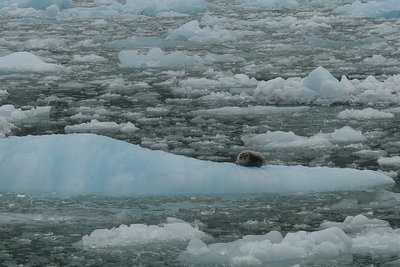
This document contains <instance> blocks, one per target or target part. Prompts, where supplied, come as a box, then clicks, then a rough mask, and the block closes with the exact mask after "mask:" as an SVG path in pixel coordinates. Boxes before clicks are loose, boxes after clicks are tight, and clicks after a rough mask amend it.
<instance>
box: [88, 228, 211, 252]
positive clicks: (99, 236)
mask: <svg viewBox="0 0 400 267" xmlns="http://www.w3.org/2000/svg"><path fill="white" fill-rule="evenodd" d="M205 237H207V235H206V234H205V233H204V232H202V231H200V230H199V229H197V228H195V227H192V226H191V225H190V224H189V223H186V222H173V223H164V224H163V225H161V226H157V225H145V224H131V225H129V226H127V225H124V224H122V225H121V226H119V227H117V228H112V229H96V230H94V231H93V232H92V233H91V234H90V235H85V236H84V237H82V245H83V247H85V248H102V247H110V246H128V245H143V244H147V243H154V242H157V243H158V242H167V241H169V242H171V241H189V240H190V239H191V238H200V239H201V238H205Z"/></svg>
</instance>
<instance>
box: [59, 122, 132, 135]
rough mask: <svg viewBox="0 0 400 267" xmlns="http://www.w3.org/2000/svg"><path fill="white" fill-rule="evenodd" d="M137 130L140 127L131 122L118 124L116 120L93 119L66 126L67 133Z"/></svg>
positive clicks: (126, 131)
mask: <svg viewBox="0 0 400 267" xmlns="http://www.w3.org/2000/svg"><path fill="white" fill-rule="evenodd" d="M137 130H138V128H137V127H136V126H135V125H134V124H133V123H131V122H127V123H120V124H118V123H116V122H114V121H112V122H107V121H104V122H100V121H98V120H96V119H93V120H91V121H90V122H87V123H81V124H75V125H67V126H65V132H66V133H103V134H105V133H110V132H123V133H132V132H135V131H137Z"/></svg>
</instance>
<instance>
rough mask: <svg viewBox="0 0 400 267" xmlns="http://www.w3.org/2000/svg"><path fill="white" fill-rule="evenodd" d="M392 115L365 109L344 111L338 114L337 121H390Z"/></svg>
mask: <svg viewBox="0 0 400 267" xmlns="http://www.w3.org/2000/svg"><path fill="white" fill-rule="evenodd" d="M393 117H394V115H393V114H392V113H389V112H385V111H380V110H377V109H373V108H366V109H362V110H356V109H346V110H343V111H341V112H340V113H339V114H338V118H339V119H343V120H346V119H356V120H369V119H391V118H393Z"/></svg>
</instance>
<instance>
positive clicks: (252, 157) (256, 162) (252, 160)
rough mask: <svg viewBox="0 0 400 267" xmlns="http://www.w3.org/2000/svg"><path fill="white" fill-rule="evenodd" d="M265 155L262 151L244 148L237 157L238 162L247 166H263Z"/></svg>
mask: <svg viewBox="0 0 400 267" xmlns="http://www.w3.org/2000/svg"><path fill="white" fill-rule="evenodd" d="M263 163H264V157H263V155H261V153H259V152H256V151H251V150H243V151H242V152H240V153H239V155H238V156H237V158H236V164H238V165H241V166H245V167H261V166H262V165H263Z"/></svg>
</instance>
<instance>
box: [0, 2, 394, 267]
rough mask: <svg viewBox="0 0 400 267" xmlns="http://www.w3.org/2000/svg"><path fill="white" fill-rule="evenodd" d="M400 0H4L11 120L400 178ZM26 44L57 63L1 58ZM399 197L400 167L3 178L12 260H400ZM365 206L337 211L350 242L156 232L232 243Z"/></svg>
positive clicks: (0, 250)
mask: <svg viewBox="0 0 400 267" xmlns="http://www.w3.org/2000/svg"><path fill="white" fill-rule="evenodd" d="M395 2H396V1H390V0H386V1H383V0H382V1H377V2H375V1H363V3H361V2H354V3H353V1H352V0H332V1H330V0H297V1H295V0H292V1H291V0H285V1H268V0H232V1H228V0H213V1H211V0H210V1H202V0H191V1H179V0H174V1H172V0H165V1H162V0H158V1H156V0H155V1H149V2H145V1H143V2H140V1H130V0H127V1H113V0H95V1H91V0H74V1H69V0H65V1H34V0H32V1H24V0H18V1H4V0H3V1H2V0H0V119H1V120H0V126H2V127H3V128H1V127H0V130H2V131H3V132H2V133H4V136H5V135H7V136H8V135H14V136H26V135H48V134H64V133H82V132H85V133H86V132H90V133H96V134H101V135H106V136H109V137H112V138H116V139H119V140H124V141H126V142H130V143H133V144H139V145H141V146H143V147H146V148H150V149H157V150H164V151H167V152H170V153H173V154H179V155H184V156H188V157H193V158H197V159H201V160H209V161H217V162H233V161H234V160H235V157H236V155H237V153H238V152H239V151H241V150H243V149H245V148H251V149H256V150H258V151H260V152H262V153H263V154H264V155H265V158H266V161H267V162H268V164H279V165H298V164H301V165H306V166H329V167H340V168H342V167H349V168H356V169H369V170H377V171H382V172H385V173H386V174H387V175H389V176H390V177H392V178H393V179H394V180H395V181H396V182H397V181H398V175H397V174H398V171H399V170H400V159H399V157H398V156H399V154H400V133H399V128H400V126H399V125H400V123H399V122H400V114H399V113H400V109H398V108H397V107H400V85H399V84H400V76H397V75H398V74H400V68H399V66H400V20H399V17H400V16H399V14H400V9H399V7H398V5H396V3H395ZM16 52H29V53H31V54H33V55H35V56H37V57H39V58H40V59H41V60H42V61H43V62H42V63H41V64H42V65H43V64H44V65H46V64H56V65H51V66H57V67H56V68H53V69H52V68H50V69H46V68H44V69H40V68H41V66H42V65H40V64H39V65H40V66H39V65H38V66H34V67H29V66H28V67H26V66H24V64H21V62H19V63H18V60H19V61H21V60H22V61H24V60H26V59H20V58H19V59H16V61H17V63H16V64H15V65H12V66H11V67H10V66H7V64H5V63H4V62H3V61H1V59H2V58H3V57H6V56H8V55H11V54H12V53H16ZM14 55H18V54H14ZM23 63H26V62H23ZM28 63H29V62H28ZM28 63H27V64H28ZM319 66H321V67H322V68H318V67H319ZM317 68H318V69H317ZM329 73H330V74H329ZM343 76H345V77H343ZM279 77H280V78H279ZM306 77H309V79H308V80H309V83H307V82H306V81H305V78H306ZM310 80H311V81H310ZM321 81H322V82H321ZM306 85H308V86H306ZM310 87H312V88H310ZM10 105H12V106H10ZM267 106H274V107H279V109H277V110H274V109H268V108H265V107H267ZM38 107H50V108H48V109H45V111H44V112H40V111H39V109H38ZM13 112H14V113H13ZM4 138H8V137H4ZM0 172H1V170H0ZM28 175H29V174H28ZM0 186H1V185H0ZM399 204H400V188H399V186H398V183H396V184H395V185H394V186H393V187H389V188H371V189H368V190H365V189H363V190H361V191H360V190H349V191H343V192H325V193H318V192H315V193H311V194H303V193H298V194H290V195H282V194H257V195H240V194H239V195H190V196H157V197H156V196H148V197H131V196H127V197H112V196H100V195H96V194H92V193H90V192H88V194H86V195H76V196H75V195H74V196H59V195H31V194H27V193H26V192H15V193H10V192H2V190H1V187H0V265H2V266H254V265H263V266H382V265H385V266H398V265H400V256H399V255H400V232H399V230H397V229H398V228H400V210H399ZM360 214H362V215H364V216H366V218H368V219H366V218H365V220H363V221H361V222H359V223H357V222H354V223H353V224H351V223H349V224H346V221H345V223H343V225H344V226H343V225H342V229H343V230H344V232H345V233H346V236H347V237H346V238H348V239H349V240H351V242H352V247H351V246H350V247H349V246H346V245H343V244H341V243H340V242H339V243H335V242H336V241H335V242H334V241H332V242H331V243H329V242H326V243H324V244H325V245H326V246H323V245H321V244H320V243H318V241H315V242H317V245H315V242H314V241H313V240H311V241H310V240H309V239H306V241H304V242H303V243H301V242H300V241H298V240H297V241H296V240H294V241H293V240H292V241H290V240H287V242H286V243H284V242H283V241H282V244H275V246H273V245H271V243H270V244H269V245H268V246H269V247H268V246H266V247H267V248H271V247H272V249H270V250H268V249H264V245H265V244H264V243H262V241H257V240H258V239H257V240H255V239H254V240H255V241H254V240H253V241H254V242H252V243H251V242H250V243H248V244H247V245H244V246H243V247H241V248H240V249H239V250H240V251H239V252H237V251H235V249H234V248H232V247H230V249H228V248H226V250H225V252H224V253H221V255H222V256H221V255H220V257H216V256H215V255H210V253H208V252H204V251H205V250H206V248H207V247H204V246H199V247H196V246H194V245H193V246H189V247H188V244H189V241H190V240H191V238H190V237H189V238H188V237H186V236H182V235H181V234H182V231H186V230H179V229H178V230H177V232H173V233H171V232H167V233H160V232H162V231H163V229H166V227H167V226H168V225H173V224H174V223H175V224H179V223H181V224H182V223H183V222H182V221H184V222H187V223H188V224H185V223H183V224H185V225H190V229H196V230H198V231H201V233H202V235H203V237H204V236H206V237H205V238H201V239H202V240H203V241H204V242H205V243H206V244H208V245H210V244H215V243H221V246H222V247H224V246H226V247H228V246H229V244H231V243H230V242H233V241H237V240H239V239H241V238H243V237H244V236H246V235H259V236H261V235H265V234H267V233H269V232H271V231H279V232H280V233H281V234H282V235H283V236H285V235H286V234H287V233H293V234H294V235H300V234H301V233H302V232H301V231H306V232H309V233H316V234H317V235H318V233H320V232H319V231H320V230H321V229H322V228H323V227H322V226H321V224H322V223H324V222H327V221H329V222H336V223H342V222H343V221H344V220H345V219H346V218H347V217H348V216H357V215H360ZM357 218H360V216H359V217H357ZM374 219H380V220H383V221H386V222H388V224H387V223H386V224H385V223H382V221H379V222H381V224H379V223H378V226H377V224H376V223H375V222H376V220H374ZM131 224H137V225H141V226H144V225H149V226H151V227H152V229H150V230H148V231H147V232H146V233H147V234H146V233H144V234H137V235H135V237H134V240H128V241H127V240H126V238H125V237H126V236H128V235H129V233H128V232H124V231H122V228H120V227H121V225H127V226H129V225H131ZM346 225H347V226H346ZM180 226H182V225H180ZM113 227H114V228H115V229H117V230H121V232H122V235H121V236H120V237H119V238H118V237H117V238H114V239H112V241H110V240H111V236H112V233H111V232H107V233H108V238H103V239H101V238H99V240H98V242H97V243H95V245H93V244H92V245H90V244H89V245H88V243H85V240H86V239H85V236H89V235H91V233H92V232H93V231H94V230H96V229H112V228H113ZM188 227H189V226H188ZM346 227H347V228H346ZM160 229H161V230H160ZM127 231H128V230H127ZM132 231H134V229H133V230H132ZM106 235H107V234H106ZM92 236H94V234H93V235H92ZM161 236H162V237H161ZM316 239H318V238H316ZM346 240H347V239H346ZM264 241H265V240H264ZM193 243H194V242H193ZM266 243H268V242H266ZM272 243H273V242H272ZM328 243H329V244H328ZM190 244H192V241H190ZM318 246H319V247H318ZM196 248H198V251H197V250H196ZM210 250H212V249H211V248H210ZM272 250H273V251H272ZM271 251H272V252H271ZM326 251H328V252H329V253H332V254H329V253H328V252H326ZM203 252H204V253H203ZM336 252H337V253H336ZM202 253H203V254H202ZM335 253H336V254H335ZM196 255H200V256H199V257H196Z"/></svg>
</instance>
